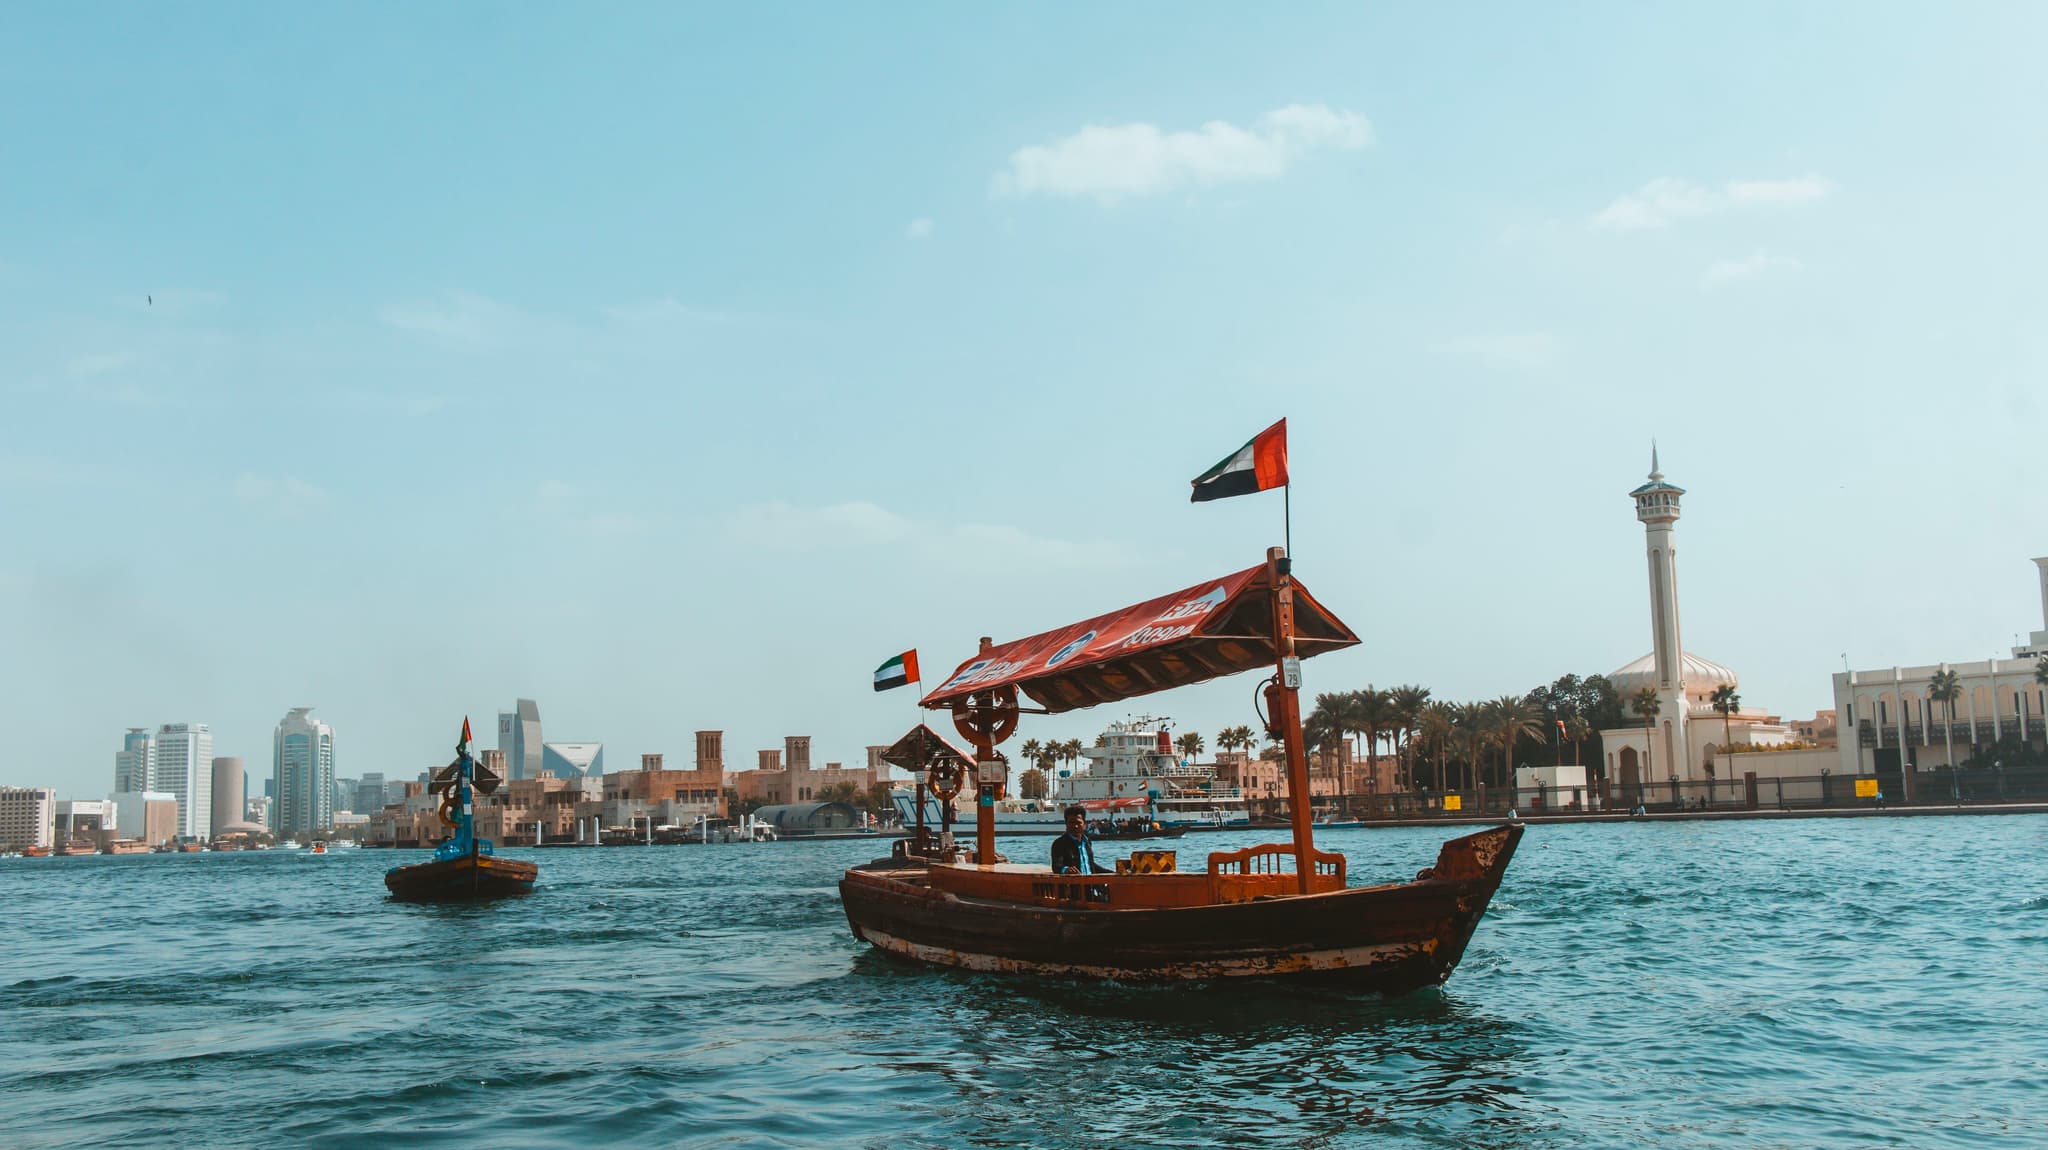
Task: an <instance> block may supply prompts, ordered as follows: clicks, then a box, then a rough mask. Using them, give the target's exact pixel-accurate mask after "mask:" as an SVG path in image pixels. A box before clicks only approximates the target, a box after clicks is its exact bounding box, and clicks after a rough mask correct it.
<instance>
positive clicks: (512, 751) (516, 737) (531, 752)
mask: <svg viewBox="0 0 2048 1150" xmlns="http://www.w3.org/2000/svg"><path fill="white" fill-rule="evenodd" d="M498 749H499V750H501V751H503V752H505V769H506V770H507V771H510V772H511V777H513V778H515V779H530V778H534V777H535V776H537V775H539V774H540V772H541V755H542V754H543V751H542V743H541V741H540V704H539V703H536V702H534V701H533V700H532V699H521V700H519V701H518V702H516V703H514V704H513V705H512V709H511V710H509V711H499V712H498Z"/></svg>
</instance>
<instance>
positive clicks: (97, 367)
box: [64, 351, 135, 375]
mask: <svg viewBox="0 0 2048 1150" xmlns="http://www.w3.org/2000/svg"><path fill="white" fill-rule="evenodd" d="M134 362H135V353H134V352H128V351H98V352H87V353H85V354H84V355H74V356H72V357H71V360H70V362H69V363H66V364H65V365H64V370H66V371H68V372H70V373H71V374H72V375H105V374H106V373H108V372H110V371H119V370H121V369H122V368H124V367H127V366H129V365H130V364H133V363H134Z"/></svg>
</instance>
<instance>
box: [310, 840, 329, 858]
mask: <svg viewBox="0 0 2048 1150" xmlns="http://www.w3.org/2000/svg"><path fill="white" fill-rule="evenodd" d="M313 853H314V854H316V855H324V854H326V853H327V844H326V843H324V842H315V843H314V844H313Z"/></svg>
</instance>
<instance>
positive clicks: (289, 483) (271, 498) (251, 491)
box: [234, 472, 328, 519]
mask: <svg viewBox="0 0 2048 1150" xmlns="http://www.w3.org/2000/svg"><path fill="white" fill-rule="evenodd" d="M234 490H235V498H236V499H238V500H240V501H241V503H242V504H243V506H245V507H253V508H256V509H257V510H260V511H265V512H268V513H270V514H272V515H276V516H280V517H282V518H285V519H297V518H299V517H300V516H303V515H307V514H310V513H312V512H315V511H319V510H320V509H321V508H323V507H325V506H327V502H328V497H327V492H326V491H325V490H324V489H322V488H319V487H316V486H314V485H313V484H311V483H307V482H305V481H304V480H301V479H295V478H293V477H291V476H289V475H286V476H276V477H273V476H268V475H254V474H250V473H247V472H245V473H243V474H242V475H240V476H239V477H237V478H236V479H235V488H234Z"/></svg>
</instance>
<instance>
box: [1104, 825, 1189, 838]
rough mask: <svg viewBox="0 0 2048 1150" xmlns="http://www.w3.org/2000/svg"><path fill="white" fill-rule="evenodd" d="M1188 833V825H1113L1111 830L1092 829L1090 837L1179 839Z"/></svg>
mask: <svg viewBox="0 0 2048 1150" xmlns="http://www.w3.org/2000/svg"><path fill="white" fill-rule="evenodd" d="M1186 833H1188V828H1186V827H1162V826H1159V825H1157V824H1154V825H1152V826H1149V827H1120V828H1116V827H1113V828H1111V829H1109V830H1100V831H1090V832H1088V837H1089V838H1091V839H1096V840H1098V841H1109V840H1112V839H1113V840H1116V841H1123V840H1126V839H1177V838H1179V837H1181V836H1182V835H1184V834H1186Z"/></svg>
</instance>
